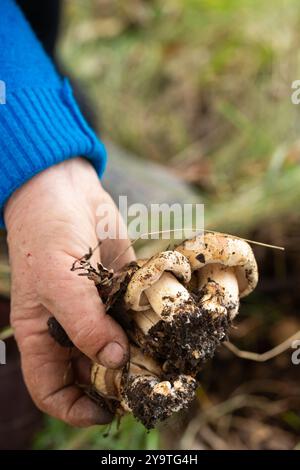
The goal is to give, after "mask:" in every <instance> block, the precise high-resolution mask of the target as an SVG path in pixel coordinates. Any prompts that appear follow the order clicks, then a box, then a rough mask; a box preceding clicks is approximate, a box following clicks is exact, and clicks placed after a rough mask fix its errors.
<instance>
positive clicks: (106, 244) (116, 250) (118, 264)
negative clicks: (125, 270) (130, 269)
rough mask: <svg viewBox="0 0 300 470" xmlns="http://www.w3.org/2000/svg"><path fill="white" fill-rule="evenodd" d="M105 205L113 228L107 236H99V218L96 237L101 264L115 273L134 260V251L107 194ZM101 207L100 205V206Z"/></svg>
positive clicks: (118, 213)
mask: <svg viewBox="0 0 300 470" xmlns="http://www.w3.org/2000/svg"><path fill="white" fill-rule="evenodd" d="M105 202H106V204H109V207H110V209H109V212H110V222H109V223H110V224H113V227H108V228H110V229H111V230H109V231H108V233H107V234H104V233H103V234H101V230H99V228H100V229H101V227H102V224H101V218H100V219H99V220H98V224H97V236H98V237H99V240H100V241H101V245H100V252H101V262H102V263H103V265H104V266H106V267H109V268H112V269H113V270H114V271H115V272H116V271H118V270H119V269H121V268H122V267H123V266H124V265H125V264H127V263H130V262H131V261H133V260H134V259H135V254H134V249H133V247H132V245H131V241H130V240H129V238H128V233H127V228H126V225H125V223H124V220H123V219H122V216H121V214H120V212H119V211H118V209H117V207H116V205H115V203H114V202H113V200H112V199H111V197H110V196H109V195H108V194H107V195H106V199H105ZM99 207H101V204H100V206H99Z"/></svg>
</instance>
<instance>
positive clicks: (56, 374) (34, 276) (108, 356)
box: [4, 158, 134, 426]
mask: <svg viewBox="0 0 300 470" xmlns="http://www.w3.org/2000/svg"><path fill="white" fill-rule="evenodd" d="M101 204H110V206H111V211H113V213H116V214H118V212H117V208H116V207H115V205H114V203H113V202H112V200H111V198H110V196H109V195H108V194H107V193H106V192H105V191H104V190H103V188H102V186H101V184H100V182H99V180H98V177H97V175H96V172H95V170H94V169H93V167H92V166H91V164H90V163H89V162H87V161H86V160H84V159H82V158H74V159H71V160H68V161H65V162H63V163H60V164H58V165H56V166H53V167H51V168H49V169H47V170H45V171H43V172H42V173H40V174H38V175H37V176H35V177H34V178H32V179H31V180H30V181H29V182H28V183H26V184H24V186H22V187H21V188H19V189H18V190H17V191H15V193H14V194H13V195H12V196H11V197H10V199H9V201H8V203H7V204H6V207H5V213H4V217H5V222H6V227H7V232H8V245H9V255H10V264H11V272H12V291H11V324H12V327H13V328H14V332H15V337H16V340H17V343H18V346H19V349H20V352H21V361H22V370H23V375H24V379H25V382H26V385H27V387H28V389H29V392H30V394H31V396H32V398H33V400H34V401H35V403H36V405H37V406H38V407H39V408H40V409H41V410H43V411H45V412H46V413H48V414H50V415H52V416H55V417H57V418H60V419H62V420H64V421H66V422H67V423H69V424H71V425H74V426H88V425H92V424H104V423H107V422H109V421H111V418H112V417H111V415H110V413H109V412H108V411H105V410H104V409H102V408H100V407H99V406H97V405H96V404H95V403H94V402H92V401H91V400H90V398H88V397H87V396H86V395H85V394H84V393H83V391H82V389H80V388H79V387H78V386H76V385H75V383H74V374H73V373H72V372H70V367H69V366H70V350H69V349H66V348H63V347H61V346H60V345H58V344H57V343H56V342H55V341H54V339H53V338H51V337H50V335H49V333H48V328H47V320H48V318H49V316H52V315H53V316H54V317H55V318H56V319H57V320H58V322H59V323H60V324H61V325H62V327H63V328H64V329H65V331H66V332H67V334H68V336H69V337H70V338H71V340H72V342H73V343H74V345H75V346H76V348H77V349H75V350H74V351H73V353H72V355H74V354H75V355H77V356H80V355H82V354H81V353H83V354H84V355H85V356H87V357H88V358H90V359H91V360H92V361H95V362H98V363H101V364H103V365H105V366H107V367H111V368H114V367H118V366H120V365H122V364H124V363H125V362H126V360H127V358H128V344H127V338H126V335H125V333H124V332H123V330H122V329H121V327H120V326H119V325H118V324H117V323H116V322H115V321H114V320H113V319H112V318H111V317H110V316H109V315H107V314H106V313H105V308H104V305H103V304H102V302H101V300H100V298H99V295H98V292H97V289H96V287H95V286H94V285H93V284H92V283H91V281H89V280H88V279H86V278H85V277H78V276H77V274H76V273H74V272H71V271H70V268H71V266H72V263H73V262H74V260H75V259H78V258H81V257H82V256H83V255H84V254H85V253H87V251H88V248H89V247H95V246H96V245H97V243H98V240H97V236H96V210H97V207H99V206H100V205H101ZM117 217H119V214H118V215H117ZM119 220H120V223H122V221H121V219H119ZM128 246H129V241H128V240H111V239H107V240H105V241H104V243H103V245H102V247H100V253H99V250H97V252H98V253H94V255H93V257H96V256H97V257H99V254H100V256H101V262H102V263H103V264H104V265H105V266H106V265H108V263H109V262H110V261H112V260H113V259H114V258H115V257H116V256H117V255H119V254H120V253H123V252H124V250H125V249H126V248H127V247H128ZM132 259H134V254H133V250H132V248H129V249H128V250H127V251H126V252H125V253H124V254H123V255H122V256H121V257H120V258H119V259H118V261H117V263H116V264H115V265H112V267H113V268H114V269H115V270H117V269H119V268H120V267H121V266H122V265H124V264H125V263H127V262H129V261H132ZM98 260H99V258H98V259H97V261H98Z"/></svg>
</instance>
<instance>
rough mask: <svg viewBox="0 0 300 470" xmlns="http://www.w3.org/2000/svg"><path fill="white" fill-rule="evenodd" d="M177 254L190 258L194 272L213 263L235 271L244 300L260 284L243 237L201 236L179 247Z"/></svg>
mask: <svg viewBox="0 0 300 470" xmlns="http://www.w3.org/2000/svg"><path fill="white" fill-rule="evenodd" d="M176 251H178V252H180V253H182V254H183V255H185V256H186V257H187V258H188V260H189V262H190V264H191V268H192V271H196V270H198V269H201V268H203V266H206V265H208V264H212V263H220V264H223V265H224V266H228V267H232V268H234V270H235V274H236V277H237V281H238V286H239V295H240V297H245V296H246V295H248V294H250V292H252V291H253V290H254V289H255V287H256V284H257V281H258V269H257V264H256V260H255V257H254V254H253V251H252V248H251V247H250V245H249V243H247V242H246V241H245V240H242V239H241V238H238V237H234V236H232V235H227V234H224V233H218V232H215V233H209V232H208V233H205V234H204V235H203V234H201V235H197V236H196V237H194V238H192V239H191V240H185V241H184V242H183V243H182V244H181V245H179V246H177V247H176Z"/></svg>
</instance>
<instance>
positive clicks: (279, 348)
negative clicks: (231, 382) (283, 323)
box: [223, 330, 300, 362]
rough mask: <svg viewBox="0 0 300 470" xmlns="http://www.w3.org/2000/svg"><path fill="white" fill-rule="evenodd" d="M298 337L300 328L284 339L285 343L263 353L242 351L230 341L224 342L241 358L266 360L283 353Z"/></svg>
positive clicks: (299, 336) (256, 360) (258, 360)
mask: <svg viewBox="0 0 300 470" xmlns="http://www.w3.org/2000/svg"><path fill="white" fill-rule="evenodd" d="M297 339H300V330H299V331H297V332H296V333H295V334H293V335H292V336H290V337H289V338H288V339H286V340H285V341H283V343H280V344H278V346H275V348H273V349H270V350H269V351H266V352H264V353H262V354H259V353H255V352H251V351H242V350H241V349H239V348H238V347H236V346H235V345H234V344H232V343H231V342H230V341H225V342H224V343H223V344H224V346H225V347H226V348H227V349H229V351H231V352H232V353H233V354H235V355H236V356H237V357H240V358H241V359H248V360H249V361H255V362H266V361H269V360H270V359H273V358H274V357H276V356H278V355H279V354H281V353H283V352H284V351H286V350H287V349H290V347H291V344H292V342H293V341H295V340H297Z"/></svg>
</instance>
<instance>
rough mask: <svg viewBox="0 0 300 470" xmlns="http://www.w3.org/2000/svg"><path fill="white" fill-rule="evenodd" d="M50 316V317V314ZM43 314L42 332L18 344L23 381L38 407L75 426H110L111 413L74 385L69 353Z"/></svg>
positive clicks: (41, 316) (40, 321)
mask: <svg viewBox="0 0 300 470" xmlns="http://www.w3.org/2000/svg"><path fill="white" fill-rule="evenodd" d="M48 315H49V313H48ZM45 321H46V314H45V312H43V311H41V315H40V320H39V326H40V330H39V332H35V333H33V334H32V335H29V336H26V337H23V339H22V340H21V341H19V347H20V350H21V357H22V369H23V374H24V379H25V382H26V385H27V387H28V389H29V392H30V394H31V396H32V398H33V400H34V402H35V403H36V405H37V406H38V407H39V408H40V409H41V410H42V411H44V412H46V413H48V414H50V415H52V416H54V417H56V418H59V419H61V420H63V421H65V422H67V423H69V424H71V425H72V426H80V427H81V426H91V425H94V424H107V423H109V422H110V421H111V420H112V415H111V413H110V412H109V411H108V410H107V409H106V407H105V406H104V404H103V407H101V406H99V405H98V404H96V403H94V402H93V401H92V400H91V399H90V398H89V397H87V396H86V395H85V394H84V392H83V390H82V389H80V388H79V387H77V386H76V385H74V383H73V380H74V375H73V374H70V350H66V349H65V348H62V347H61V346H59V345H58V344H57V343H55V341H54V340H53V339H52V338H51V337H50V336H49V334H48V331H47V330H46V328H44V326H43V325H44V324H45Z"/></svg>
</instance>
